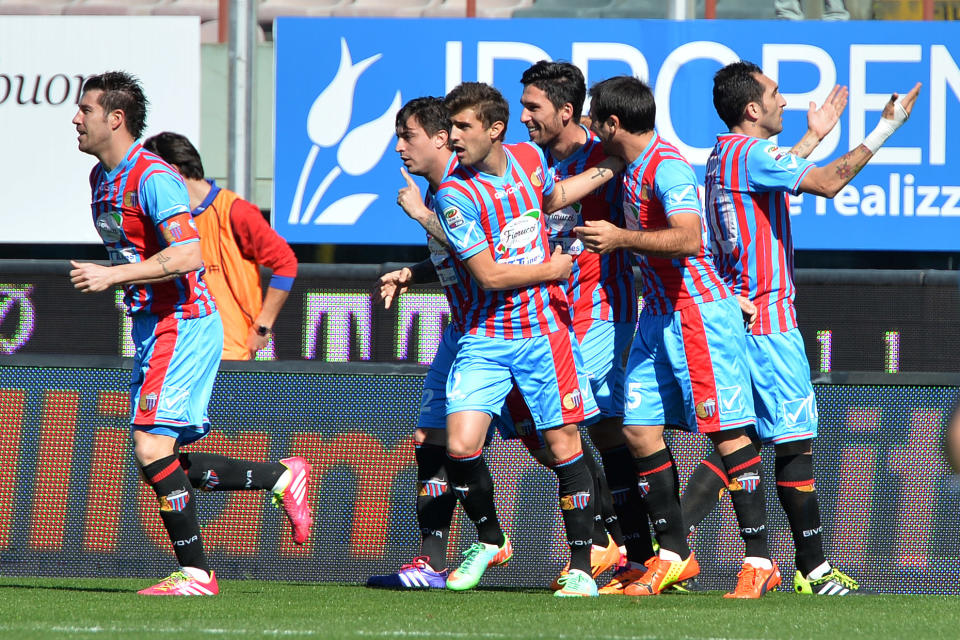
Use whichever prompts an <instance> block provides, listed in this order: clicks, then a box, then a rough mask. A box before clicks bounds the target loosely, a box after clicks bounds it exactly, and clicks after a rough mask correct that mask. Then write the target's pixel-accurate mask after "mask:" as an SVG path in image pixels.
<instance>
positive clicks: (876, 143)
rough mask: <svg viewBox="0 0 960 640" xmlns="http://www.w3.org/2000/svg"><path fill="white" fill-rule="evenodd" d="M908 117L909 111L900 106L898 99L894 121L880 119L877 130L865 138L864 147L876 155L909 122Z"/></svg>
mask: <svg viewBox="0 0 960 640" xmlns="http://www.w3.org/2000/svg"><path fill="white" fill-rule="evenodd" d="M908 115H909V114H908V113H907V110H906V109H904V108H903V105H902V104H900V100H899V99H898V100H897V101H896V102H894V103H893V119H892V120H890V119H887V118H880V122H878V123H877V126H876V128H875V129H874V130H873V131H871V132H870V135H868V136H867V137H866V138H864V140H863V146H865V147H866V148H867V149H870V153H873V154H875V153H876V152H877V150H878V149H880V147H882V146H883V143H884V142H886V141H887V138H889V137H890V136H891V135H893V132H894V131H896V130H897V129H899V128H900V126H901V125H903V123H904V122H906V121H907V117H908Z"/></svg>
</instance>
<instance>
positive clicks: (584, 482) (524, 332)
mask: <svg viewBox="0 0 960 640" xmlns="http://www.w3.org/2000/svg"><path fill="white" fill-rule="evenodd" d="M444 102H445V105H446V106H447V109H448V111H449V112H450V120H451V124H452V129H451V141H452V144H453V149H454V151H455V152H456V154H457V159H458V161H459V163H460V164H459V166H458V167H457V169H455V170H454V172H453V173H452V174H451V176H450V177H449V178H448V179H447V180H445V181H444V182H443V184H441V186H440V189H439V191H438V192H437V202H436V209H437V212H438V215H439V216H440V223H441V225H443V228H444V232H445V233H446V236H447V238H448V241H449V244H450V245H451V248H453V249H455V251H456V253H457V256H458V257H459V258H460V260H462V261H463V264H464V266H465V267H466V270H467V271H468V272H469V274H470V276H471V279H472V282H473V283H474V286H473V287H472V288H471V290H470V291H469V292H468V296H467V299H466V300H465V302H466V304H465V307H464V319H465V330H466V333H465V334H464V336H463V337H462V338H461V339H460V349H459V351H458V353H457V355H456V357H455V359H454V362H453V365H452V367H451V370H450V376H449V378H448V380H447V388H446V396H447V454H448V457H449V461H448V463H447V472H448V474H449V476H450V480H451V482H452V484H453V486H454V489H455V491H456V492H457V496H458V498H459V499H460V503H461V505H462V506H463V508H464V511H466V513H467V515H468V517H469V518H470V519H471V520H472V521H473V522H474V524H475V525H476V526H477V534H478V538H479V541H478V542H477V543H476V544H474V545H473V546H472V547H471V548H470V549H469V550H468V551H467V552H466V553H465V556H466V558H465V560H464V561H463V563H462V564H461V565H460V567H459V568H458V569H456V570H455V571H454V572H453V573H451V574H450V577H449V578H448V579H447V587H448V588H450V589H454V590H463V589H470V588H473V587H474V586H476V585H477V584H478V583H479V581H480V578H481V577H482V576H483V573H484V571H485V570H486V568H487V567H488V566H489V565H490V563H491V562H492V561H494V560H495V559H496V558H497V557H498V556H499V555H500V554H503V553H504V550H505V549H506V548H507V546H508V544H509V543H508V542H507V540H506V538H505V536H504V535H503V531H502V530H501V528H500V524H499V522H498V520H497V516H496V511H495V508H494V503H493V485H492V480H491V478H490V472H489V470H488V469H487V466H486V463H485V462H484V460H483V450H482V447H483V442H484V438H485V436H486V433H487V428H488V426H489V425H490V421H491V416H492V415H493V414H495V413H496V412H497V411H499V409H500V407H501V405H502V403H503V401H504V399H505V398H506V396H507V394H508V393H509V391H510V388H511V387H512V385H513V381H515V382H516V385H517V387H519V389H520V391H521V393H522V394H523V397H524V400H525V402H526V404H527V406H528V407H529V408H530V411H531V413H532V415H533V419H534V422H535V424H536V428H537V430H539V431H540V432H541V435H542V437H543V439H544V441H545V444H546V447H547V449H548V450H549V452H550V455H551V459H552V463H553V470H554V472H555V473H556V474H557V478H558V480H559V496H558V497H559V502H560V508H561V512H562V515H563V520H564V525H565V528H566V532H567V543H568V545H569V546H570V548H571V560H570V567H571V569H570V571H569V572H568V574H567V575H566V576H564V578H563V582H562V587H561V589H560V590H559V591H557V592H556V595H558V596H561V597H563V596H593V595H596V594H597V587H596V583H595V582H594V580H593V578H592V576H591V575H590V545H591V542H592V538H591V530H592V524H593V517H592V516H593V513H592V508H591V505H590V501H591V498H592V493H593V491H592V488H593V487H592V485H593V483H592V479H591V476H590V471H589V468H588V467H587V464H586V462H585V461H584V459H583V453H582V450H581V443H580V434H579V431H578V426H577V425H578V423H580V422H583V421H584V420H587V419H589V418H591V417H593V416H594V415H595V414H596V413H597V411H598V410H597V407H596V404H595V402H594V400H593V393H592V391H591V390H590V387H589V384H588V383H587V381H586V380H585V378H584V377H583V376H582V375H581V371H582V367H583V365H582V362H581V361H580V353H579V348H578V346H577V344H576V340H575V339H574V338H572V337H571V334H570V317H569V311H568V308H567V304H566V297H565V295H564V293H563V291H562V289H561V288H560V287H559V286H558V285H557V284H556V283H544V284H540V285H536V286H532V287H531V286H525V285H520V284H519V283H518V281H517V279H516V278H515V277H511V276H509V275H508V274H509V270H508V267H509V266H510V265H514V264H530V265H540V264H541V263H544V262H549V261H550V253H549V252H548V244H547V236H546V226H545V224H544V221H543V212H544V211H552V210H555V209H557V208H560V207H562V206H564V205H566V204H568V203H570V202H573V201H575V200H577V199H579V198H580V197H582V196H584V195H586V194H587V193H589V192H590V191H592V190H593V189H594V188H596V185H597V184H598V182H596V181H595V176H596V178H597V179H601V180H605V179H607V178H609V176H610V171H609V169H604V168H603V167H601V166H598V167H597V168H595V170H594V171H593V172H592V173H591V174H590V175H589V176H588V175H586V174H581V175H580V176H577V177H575V178H571V179H568V180H566V181H564V183H562V184H560V186H558V187H557V188H556V189H555V188H554V181H553V176H552V175H551V174H550V173H549V170H548V168H547V167H546V163H545V160H544V158H543V154H542V153H541V151H540V150H539V148H538V147H536V146H535V145H533V144H530V143H523V144H517V145H504V144H503V136H504V133H505V131H506V125H507V120H508V116H509V107H508V105H507V103H506V101H505V100H504V99H503V96H501V95H500V92H499V91H497V90H496V89H493V88H492V87H490V86H488V85H485V84H482V83H473V82H471V83H463V84H461V85H459V86H458V87H456V88H455V89H454V90H453V91H451V92H450V94H449V95H447V97H446V99H445V101H444ZM574 183H576V186H574ZM581 186H582V187H583V188H582V189H581V188H580V187H581Z"/></svg>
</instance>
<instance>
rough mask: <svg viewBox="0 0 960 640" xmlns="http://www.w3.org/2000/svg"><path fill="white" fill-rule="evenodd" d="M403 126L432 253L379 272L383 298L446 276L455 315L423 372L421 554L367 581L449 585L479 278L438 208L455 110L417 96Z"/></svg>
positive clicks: (452, 160) (417, 212)
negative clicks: (455, 454) (454, 416)
mask: <svg viewBox="0 0 960 640" xmlns="http://www.w3.org/2000/svg"><path fill="white" fill-rule="evenodd" d="M396 127H397V144H396V151H397V153H398V154H400V158H401V160H403V163H404V165H405V167H406V170H405V171H403V176H404V181H405V186H404V187H402V188H401V189H400V191H399V193H398V195H397V203H398V204H399V205H400V206H401V208H403V210H404V211H405V212H406V213H407V214H408V215H409V216H410V217H411V218H412V219H414V220H416V221H417V222H419V223H420V224H421V225H422V226H423V227H424V230H425V231H427V245H428V247H429V249H430V258H428V259H427V260H424V261H423V262H420V263H418V264H415V265H413V266H411V267H404V268H402V269H399V270H397V271H391V272H390V273H386V274H384V275H383V276H382V277H381V278H380V290H379V293H380V298H381V299H382V300H383V301H384V304H385V306H386V308H388V309H389V308H390V305H391V304H392V302H393V300H394V298H396V297H398V296H399V295H401V294H402V293H403V292H404V291H406V289H407V287H408V286H409V285H411V284H415V283H418V282H431V281H434V280H435V279H439V281H440V284H441V287H442V288H443V291H444V293H445V294H446V296H447V302H448V304H449V306H450V317H451V322H450V324H448V325H447V327H446V328H445V329H444V332H443V337H442V339H441V342H440V346H439V348H438V350H437V353H436V355H435V356H434V359H433V362H432V363H431V364H430V370H429V371H428V372H427V376H426V379H425V380H424V387H423V396H422V398H421V403H420V416H419V419H418V424H417V428H416V430H415V431H414V455H415V459H416V463H417V481H418V491H417V498H416V512H417V523H418V525H419V527H420V538H421V541H420V554H419V555H418V556H416V557H415V558H413V560H412V561H411V562H409V563H407V564H405V565H403V566H402V567H401V568H400V570H399V571H398V572H396V573H391V574H387V575H377V576H370V578H369V579H368V580H367V585H368V586H372V587H388V588H396V589H430V588H444V587H445V586H446V580H447V575H448V572H447V569H446V556H447V539H448V536H449V532H450V523H451V522H452V520H453V512H454V509H455V508H456V504H457V499H456V496H455V495H454V494H453V491H452V489H451V488H450V485H449V481H448V477H447V470H446V461H447V453H446V383H447V376H448V374H449V372H450V366H451V365H452V363H453V359H454V357H455V356H456V354H457V351H458V349H459V340H460V338H461V336H462V335H463V333H464V327H465V321H464V317H463V310H464V305H463V303H462V300H463V298H464V295H465V293H464V292H465V291H468V290H470V289H471V288H472V287H473V286H474V285H473V284H472V283H471V279H470V274H469V272H468V271H467V270H466V268H465V267H464V266H463V263H462V262H460V261H459V259H458V258H457V257H456V256H455V255H454V254H452V253H451V251H450V248H449V247H448V245H447V238H446V235H445V234H444V232H443V229H442V227H441V226H440V222H439V219H438V218H437V214H436V213H435V212H434V210H433V208H432V207H433V201H434V198H435V196H436V191H437V188H438V187H439V185H440V183H441V182H442V181H443V180H444V179H445V178H446V177H447V176H449V175H450V173H451V172H452V171H453V169H454V168H455V167H456V166H457V159H456V156H455V155H454V153H453V151H452V150H451V149H450V146H449V133H450V118H449V115H448V113H447V111H446V108H445V107H444V105H443V100H442V99H440V98H430V97H425V98H416V99H414V100H411V101H410V102H408V103H407V104H405V105H404V106H403V107H402V108H401V109H400V111H399V112H398V113H397V119H396ZM407 171H409V172H410V173H412V174H413V175H418V176H422V177H424V178H426V179H427V183H428V185H429V188H428V191H427V194H426V196H425V197H424V199H423V200H421V198H420V189H419V187H417V185H416V183H415V182H414V181H413V180H412V179H411V178H410V176H409V175H408V174H407V173H406V172H407ZM571 264H572V260H571V258H570V257H569V256H564V255H560V254H559V252H558V253H557V254H556V255H554V256H553V259H552V260H551V261H550V262H545V263H543V264H538V265H505V267H506V268H507V269H508V270H510V271H513V272H514V273H516V274H518V275H519V276H520V280H518V282H527V283H528V284H530V285H533V284H539V283H540V282H542V281H544V280H547V281H552V280H562V279H565V278H566V277H567V276H569V274H570V268H571ZM524 278H525V279H524ZM520 402H521V403H522V400H520ZM501 414H503V415H502V417H501V416H500V415H498V416H497V418H495V421H496V422H498V423H499V426H505V425H506V424H511V425H512V421H511V420H510V418H509V415H508V414H507V413H506V409H502V410H501ZM505 421H506V422H505ZM504 555H509V554H507V553H505V554H504ZM498 562H499V560H498Z"/></svg>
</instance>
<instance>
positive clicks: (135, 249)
mask: <svg viewBox="0 0 960 640" xmlns="http://www.w3.org/2000/svg"><path fill="white" fill-rule="evenodd" d="M90 189H91V192H92V204H91V209H92V212H93V223H94V225H95V226H96V229H97V232H98V233H99V234H100V238H101V239H102V240H103V244H104V246H106V248H107V253H108V254H109V255H110V262H111V263H112V264H114V265H118V264H128V263H134V262H143V261H144V260H147V259H148V258H150V257H151V256H153V255H154V254H156V253H158V252H159V251H161V250H163V249H164V248H166V247H170V246H174V245H180V244H187V243H190V242H199V241H200V236H199V235H198V233H197V227H196V225H195V224H194V222H193V217H192V216H191V215H190V198H189V197H188V196H187V188H186V186H185V185H184V184H183V180H182V179H181V178H180V176H179V175H178V174H177V172H176V171H175V170H174V169H173V168H172V167H170V165H168V164H167V163H166V162H164V161H163V160H161V159H160V158H159V157H158V156H156V155H154V154H152V153H150V152H148V151H146V150H145V149H144V148H143V147H142V146H141V145H140V143H134V144H133V146H131V147H130V149H129V150H128V151H127V153H126V155H125V156H124V158H123V161H122V162H120V164H119V165H117V166H116V167H114V169H113V170H112V171H109V172H108V171H106V170H105V169H104V167H103V165H102V164H100V163H97V165H96V166H95V167H94V168H93V171H91V172H90ZM124 303H125V304H126V305H127V313H128V314H131V315H132V314H135V313H152V314H155V315H161V316H162V315H171V314H172V315H175V316H176V317H178V318H198V317H202V316H206V315H209V314H211V313H213V312H214V311H215V310H216V305H215V304H214V301H213V296H212V295H211V294H210V292H209V290H208V289H207V286H206V284H204V282H203V269H200V270H199V271H191V272H190V273H187V274H185V275H183V276H180V277H179V278H175V279H173V280H168V281H166V282H156V283H153V284H131V285H126V286H124Z"/></svg>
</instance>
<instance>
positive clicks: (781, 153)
mask: <svg viewBox="0 0 960 640" xmlns="http://www.w3.org/2000/svg"><path fill="white" fill-rule="evenodd" d="M764 151H765V152H766V154H767V155H768V156H770V157H771V158H773V161H774V162H776V163H777V164H779V165H780V166H783V167H786V168H787V169H796V168H797V167H798V166H799V165H798V163H797V156H795V155H793V154H792V153H790V151H789V150H788V149H781V148H780V147H778V146H777V145H775V144H771V145H769V146H767V147H766V148H764Z"/></svg>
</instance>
